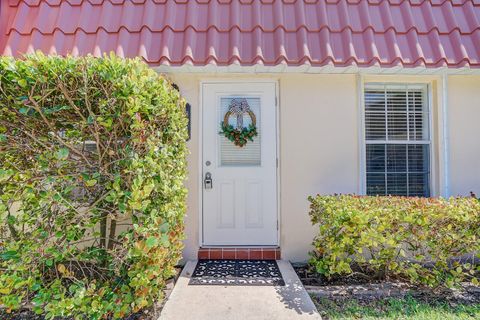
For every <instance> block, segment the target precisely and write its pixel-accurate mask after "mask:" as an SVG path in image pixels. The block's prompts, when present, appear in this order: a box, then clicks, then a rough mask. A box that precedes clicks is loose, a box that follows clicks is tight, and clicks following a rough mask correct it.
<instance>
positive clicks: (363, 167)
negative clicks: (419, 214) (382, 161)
mask: <svg viewBox="0 0 480 320" xmlns="http://www.w3.org/2000/svg"><path fill="white" fill-rule="evenodd" d="M357 80H358V86H357V87H358V89H359V90H358V95H359V102H360V103H359V107H360V112H359V114H360V126H359V136H360V140H361V145H360V148H359V149H360V178H361V179H360V187H359V189H360V194H363V195H367V144H380V145H394V144H399V145H407V146H408V145H428V146H429V148H428V157H429V159H428V170H429V171H428V172H429V175H428V190H429V195H428V197H433V196H435V194H436V192H435V189H434V188H433V187H434V185H435V176H434V172H435V171H434V168H435V158H434V150H433V149H434V146H435V141H434V140H435V139H434V137H435V135H434V132H435V128H434V126H433V118H434V115H433V107H432V98H433V97H432V85H431V83H430V82H418V81H417V82H412V81H364V79H363V77H362V76H359V77H358V78H357ZM369 86H370V87H374V86H383V87H388V86H403V87H405V88H406V89H407V88H408V87H415V86H417V87H423V88H424V89H423V90H425V99H426V108H427V109H426V110H427V113H428V119H427V125H428V140H388V139H387V136H386V138H385V139H384V140H368V139H366V119H365V116H366V106H365V91H366V90H367V89H368V87H369ZM407 114H408V112H407ZM385 116H387V113H385ZM407 119H408V118H407ZM407 124H408V122H407ZM385 130H386V132H387V131H388V126H387V124H386V128H385ZM408 138H409V135H408V131H407V139H408ZM407 170H408V168H407ZM385 174H387V172H385ZM407 175H408V174H407ZM407 188H408V186H407Z"/></svg>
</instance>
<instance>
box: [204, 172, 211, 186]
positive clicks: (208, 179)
mask: <svg viewBox="0 0 480 320" xmlns="http://www.w3.org/2000/svg"><path fill="white" fill-rule="evenodd" d="M203 185H204V186H205V189H212V188H213V180H212V174H211V173H210V172H207V173H205V179H204V180H203Z"/></svg>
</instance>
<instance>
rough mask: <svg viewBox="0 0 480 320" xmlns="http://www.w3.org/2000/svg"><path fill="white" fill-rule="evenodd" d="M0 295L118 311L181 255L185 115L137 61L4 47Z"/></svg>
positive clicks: (66, 310) (130, 307)
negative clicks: (11, 51)
mask: <svg viewBox="0 0 480 320" xmlns="http://www.w3.org/2000/svg"><path fill="white" fill-rule="evenodd" d="M0 97H1V98H0V237H1V238H0V305H3V306H4V307H5V308H7V310H14V309H18V308H21V307H31V308H33V310H34V311H35V312H37V313H42V314H45V315H46V317H47V318H53V317H55V316H73V317H77V318H82V319H83V318H87V319H101V318H102V319H104V318H121V317H123V316H125V315H128V314H130V313H132V312H136V311H138V310H140V309H141V308H143V307H145V306H149V305H151V304H152V303H153V301H154V300H155V299H161V298H162V297H161V295H162V289H163V287H164V285H165V281H166V280H167V279H168V278H170V277H171V276H172V275H173V274H174V266H175V264H176V263H177V262H178V260H179V259H180V255H181V249H182V243H181V240H182V238H183V216H184V212H185V196H186V190H185V188H184V186H183V181H184V179H185V176H186V162H185V157H186V152H187V149H186V145H185V140H186V138H187V130H186V127H187V120H186V117H185V109H184V101H183V99H182V98H181V97H180V96H179V93H178V91H176V90H174V89H173V88H172V86H171V84H170V83H169V82H168V81H167V80H166V79H164V78H162V77H160V76H159V75H158V74H157V73H156V72H155V71H153V70H151V69H150V68H148V66H147V65H145V64H144V63H143V62H141V61H139V60H123V59H119V58H117V57H115V56H110V57H104V58H102V59H96V58H93V57H85V58H72V57H67V58H60V57H46V56H43V55H41V54H38V55H33V56H28V57H25V58H24V59H22V60H14V59H12V58H8V57H0Z"/></svg>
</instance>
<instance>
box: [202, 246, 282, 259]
mask: <svg viewBox="0 0 480 320" xmlns="http://www.w3.org/2000/svg"><path fill="white" fill-rule="evenodd" d="M197 256H198V259H202V260H214V259H231V260H280V259H281V250H280V247H278V246H248V247H247V246H245V247H225V246H222V247H212V246H209V247H201V248H199V249H198V254H197Z"/></svg>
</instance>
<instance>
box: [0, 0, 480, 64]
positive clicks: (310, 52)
mask: <svg viewBox="0 0 480 320" xmlns="http://www.w3.org/2000/svg"><path fill="white" fill-rule="evenodd" d="M0 15H1V16H0V18H1V19H0V52H2V53H3V54H5V55H13V56H19V55H22V54H25V53H31V52H34V51H36V50H41V51H43V52H45V53H49V54H59V55H67V54H72V55H86V54H92V55H96V56H101V55H102V54H103V53H108V52H111V51H113V52H115V53H117V54H118V55H121V56H124V57H135V56H140V57H142V58H143V59H144V60H145V61H146V62H148V63H150V64H152V65H159V64H166V65H175V66H176V65H182V64H191V65H207V64H216V65H222V66H223V65H229V64H240V65H248V66H250V65H255V64H262V65H276V64H282V63H283V64H287V65H295V66H297V65H302V64H309V65H312V66H323V65H328V64H329V65H333V66H342V67H344V66H351V65H357V66H360V67H362V66H365V67H366V66H373V65H376V66H381V67H394V66H403V67H415V66H425V67H445V66H447V67H464V66H468V67H474V68H478V67H480V0H478V1H477V0H475V1H471V0H453V1H447V0H430V1H428V0H327V1H318V0H317V1H315V0H193V1H192V0H190V1H187V0H168V1H167V0H6V1H1V9H0Z"/></svg>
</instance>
